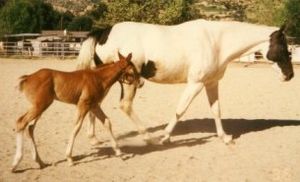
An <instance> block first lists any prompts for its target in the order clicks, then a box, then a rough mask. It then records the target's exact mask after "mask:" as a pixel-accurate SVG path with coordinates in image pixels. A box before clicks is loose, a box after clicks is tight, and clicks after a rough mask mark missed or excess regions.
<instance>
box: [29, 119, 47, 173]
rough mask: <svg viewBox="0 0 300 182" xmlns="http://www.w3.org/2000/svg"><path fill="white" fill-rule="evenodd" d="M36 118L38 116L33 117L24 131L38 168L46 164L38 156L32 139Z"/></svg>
mask: <svg viewBox="0 0 300 182" xmlns="http://www.w3.org/2000/svg"><path fill="white" fill-rule="evenodd" d="M38 119H39V117H38V118H37V119H35V121H34V122H33V123H32V124H29V125H28V127H27V130H26V131H27V136H28V137H29V139H30V143H31V151H32V158H33V160H34V161H36V162H37V163H38V164H39V166H40V168H41V169H42V168H44V167H45V166H46V164H45V163H44V162H43V161H42V160H41V158H40V156H39V153H38V151H37V148H36V144H35V139H34V129H35V125H36V123H37V121H38Z"/></svg>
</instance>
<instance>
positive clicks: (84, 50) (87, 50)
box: [77, 26, 112, 69]
mask: <svg viewBox="0 0 300 182" xmlns="http://www.w3.org/2000/svg"><path fill="white" fill-rule="evenodd" d="M111 29H112V27H111V26H109V27H106V28H97V29H94V30H92V31H91V32H90V33H89V34H88V38H87V39H86V40H85V41H83V43H82V46H81V49H80V51H79V55H78V57H77V69H86V68H91V67H93V66H96V65H98V64H102V61H101V59H100V58H99V56H98V55H97V54H96V49H95V48H96V45H97V44H100V45H103V44H105V43H106V41H107V39H108V36H109V34H110V31H111Z"/></svg>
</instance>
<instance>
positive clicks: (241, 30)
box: [220, 23, 276, 64]
mask: <svg viewBox="0 0 300 182" xmlns="http://www.w3.org/2000/svg"><path fill="white" fill-rule="evenodd" d="M274 31H276V28H275V27H266V26H259V25H250V24H243V23H241V24H239V25H237V26H233V29H232V31H228V32H226V33H225V34H223V38H222V43H223V46H222V47H223V49H222V52H221V54H220V61H221V64H227V63H229V62H231V61H232V60H234V59H236V58H238V57H240V56H241V55H243V54H244V53H246V52H247V51H249V50H250V49H253V48H254V47H256V46H258V45H260V44H262V43H269V39H270V35H271V33H272V32H274Z"/></svg>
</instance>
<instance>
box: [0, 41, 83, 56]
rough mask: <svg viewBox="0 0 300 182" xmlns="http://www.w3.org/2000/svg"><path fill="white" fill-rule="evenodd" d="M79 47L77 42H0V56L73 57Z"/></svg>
mask: <svg viewBox="0 0 300 182" xmlns="http://www.w3.org/2000/svg"><path fill="white" fill-rule="evenodd" d="M80 47H81V44H80V43H79V42H40V41H31V42H23V41H19V42H0V56H24V57H26V56H29V57H33V56H34V57H44V56H55V57H61V58H64V57H75V56H77V55H78V53H79V50H80Z"/></svg>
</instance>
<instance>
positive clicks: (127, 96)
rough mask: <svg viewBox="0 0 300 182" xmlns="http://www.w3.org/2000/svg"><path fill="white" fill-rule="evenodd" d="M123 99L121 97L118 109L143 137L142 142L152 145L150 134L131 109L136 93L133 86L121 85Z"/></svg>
mask: <svg viewBox="0 0 300 182" xmlns="http://www.w3.org/2000/svg"><path fill="white" fill-rule="evenodd" d="M122 87H123V91H124V92H123V97H121V101H120V108H121V110H122V111H123V112H125V113H126V114H127V116H128V117H129V118H130V119H131V120H132V121H133V123H134V124H135V126H136V128H137V129H138V132H139V134H140V135H143V137H144V140H145V141H146V142H148V143H154V142H153V141H152V140H151V137H150V134H149V133H148V132H147V130H146V128H145V127H144V125H142V122H141V121H140V119H139V117H138V116H137V115H136V114H135V112H134V110H133V108H132V102H133V99H134V96H135V93H136V86H135V85H128V84H122Z"/></svg>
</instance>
